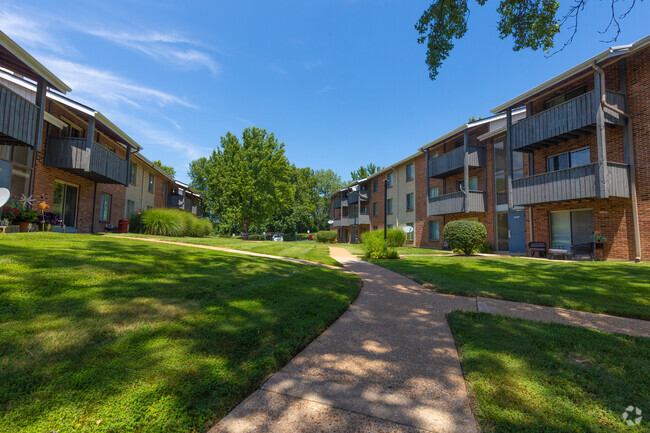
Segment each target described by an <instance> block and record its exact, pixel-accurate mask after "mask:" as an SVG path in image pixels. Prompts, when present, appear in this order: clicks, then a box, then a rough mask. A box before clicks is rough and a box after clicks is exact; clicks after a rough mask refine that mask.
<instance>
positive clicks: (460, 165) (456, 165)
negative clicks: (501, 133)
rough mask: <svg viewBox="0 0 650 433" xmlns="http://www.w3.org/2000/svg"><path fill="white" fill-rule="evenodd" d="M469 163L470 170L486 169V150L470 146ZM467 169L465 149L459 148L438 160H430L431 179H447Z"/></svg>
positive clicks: (468, 150)
mask: <svg viewBox="0 0 650 433" xmlns="http://www.w3.org/2000/svg"><path fill="white" fill-rule="evenodd" d="M467 152H468V155H467V156H468V161H467V164H468V166H469V167H470V168H477V167H485V148H484V147H476V146H468V147H467ZM464 167H465V148H464V147H462V146H461V147H457V148H455V149H454V150H452V151H451V152H447V153H443V154H442V155H440V156H439V157H437V158H434V159H431V160H429V177H438V178H442V177H447V176H449V175H451V174H454V173H459V172H461V171H463V170H464Z"/></svg>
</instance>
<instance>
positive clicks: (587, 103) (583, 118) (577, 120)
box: [510, 90, 625, 150]
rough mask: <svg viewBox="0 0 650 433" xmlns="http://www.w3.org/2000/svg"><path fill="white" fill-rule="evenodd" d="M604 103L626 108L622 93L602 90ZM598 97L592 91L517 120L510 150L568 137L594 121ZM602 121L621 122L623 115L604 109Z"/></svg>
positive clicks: (544, 143) (531, 146)
mask: <svg viewBox="0 0 650 433" xmlns="http://www.w3.org/2000/svg"><path fill="white" fill-rule="evenodd" d="M605 95H606V99H607V102H608V103H609V104H610V105H613V106H616V107H618V108H619V109H621V110H625V95H624V94H622V93H619V92H614V91H612V90H607V91H606V92H605ZM599 105H600V96H599V95H598V94H597V93H596V92H595V91H594V90H592V91H591V92H587V93H585V94H583V95H580V96H578V97H576V98H573V99H571V100H569V101H566V102H564V103H562V104H559V105H556V106H555V107H553V108H549V109H548V110H545V111H542V112H541V113H537V114H535V115H533V116H530V117H527V118H525V119H522V120H520V121H519V122H517V123H515V124H514V125H512V128H511V132H510V133H511V136H512V150H531V149H534V148H537V147H542V146H545V145H548V144H553V142H555V140H553V139H554V138H557V137H561V138H562V139H564V138H569V137H571V136H572V135H571V132H573V131H578V130H583V129H585V128H587V129H588V128H590V127H592V126H593V125H595V124H596V113H597V111H598V106H599ZM605 122H606V123H611V124H614V125H623V124H624V123H625V120H624V119H623V117H622V116H620V115H618V114H616V113H614V112H612V111H610V110H607V109H606V110H605Z"/></svg>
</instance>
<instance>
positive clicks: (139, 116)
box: [0, 0, 650, 181]
mask: <svg viewBox="0 0 650 433" xmlns="http://www.w3.org/2000/svg"><path fill="white" fill-rule="evenodd" d="M629 1H630V0H627V2H629ZM607 3H608V2H595V1H593V0H592V2H591V3H589V4H588V6H587V9H586V10H585V11H584V14H583V15H582V16H581V20H580V32H579V33H578V35H577V36H576V39H575V41H574V42H573V44H572V45H570V46H569V47H568V48H566V49H565V50H564V51H563V52H561V53H559V54H556V55H555V56H553V57H551V58H546V57H545V56H544V54H543V53H542V52H531V51H522V52H513V51H512V48H511V47H512V42H511V41H510V40H501V39H499V38H498V36H497V30H496V21H497V16H496V12H495V10H496V7H497V3H496V2H488V3H487V4H486V6H484V7H479V6H478V5H477V4H476V3H473V2H472V3H471V4H470V8H471V11H472V14H471V17H470V30H469V32H468V33H467V35H466V36H465V38H463V39H462V40H461V41H459V42H458V43H457V44H456V48H455V49H454V50H453V52H452V54H451V56H450V57H449V58H448V59H447V60H446V61H445V63H444V65H443V68H442V70H441V71H440V74H439V76H438V79H437V80H436V81H431V80H429V78H428V72H427V68H426V65H425V63H424V58H425V48H424V46H420V45H418V44H417V43H416V38H417V34H416V32H415V30H414V28H413V25H414V24H415V22H416V21H417V19H418V18H419V16H420V14H421V13H422V11H423V10H424V9H425V7H426V6H427V4H428V1H427V0H423V1H412V0H411V1H408V2H405V1H403V0H310V1H304V0H303V1H285V0H277V1H274V2H269V1H261V0H260V1H244V0H241V1H237V2H221V1H183V2H171V1H134V0H131V1H121V0H113V1H110V2H109V1H105V2H100V1H79V0H77V1H66V0H61V1H56V2H52V1H51V0H49V1H31V2H21V3H20V4H18V2H15V1H5V0H0V29H2V30H3V31H4V32H5V33H7V34H9V35H10V36H11V37H12V38H14V39H15V40H16V41H17V42H18V43H20V44H21V45H22V46H23V47H24V48H25V49H27V50H28V51H29V52H30V53H31V54H32V55H34V56H35V57H36V58H37V59H38V60H39V61H41V62H42V63H43V64H44V65H46V66H47V67H49V68H50V69H51V70H52V71H53V72H54V73H56V74H57V75H59V77H61V78H62V79H63V80H64V81H65V82H66V83H67V84H68V85H70V86H71V87H72V89H73V91H72V93H70V94H69V96H70V97H72V98H74V99H77V100H79V101H82V102H84V103H86V104H89V105H90V106H92V107H94V108H96V109H98V110H99V111H102V112H103V113H104V114H106V115H107V116H108V117H109V118H110V119H112V120H113V121H114V122H115V123H116V124H117V125H119V126H120V127H121V128H122V129H123V130H124V131H125V132H127V133H128V134H129V135H130V136H131V137H133V138H134V139H135V140H136V141H138V143H140V144H141V145H142V146H143V147H144V151H143V153H144V155H145V156H147V157H148V158H149V159H160V160H162V161H163V163H165V164H168V165H172V166H174V167H175V168H176V171H177V173H178V176H177V177H178V178H179V179H180V180H182V181H187V180H188V178H187V174H186V173H187V166H188V163H189V162H190V161H191V160H193V159H196V158H197V157H199V156H203V155H208V154H209V153H210V152H211V151H212V149H214V148H215V147H217V146H218V143H219V137H221V136H222V135H224V134H225V133H226V132H227V131H231V132H233V133H235V134H237V135H240V133H241V131H242V130H243V129H244V128H246V127H247V126H252V125H255V126H259V127H263V128H266V129H267V130H269V131H272V132H274V133H275V134H276V136H277V137H278V139H279V140H281V141H283V142H284V143H285V144H286V149H287V156H288V157H289V159H290V160H291V161H292V162H294V163H295V164H296V165H298V166H301V167H304V166H309V167H312V168H314V169H320V168H331V169H333V170H334V171H336V172H337V173H338V174H340V175H341V176H342V178H343V180H346V179H347V178H348V177H349V172H350V171H351V170H353V169H355V168H357V167H358V166H359V165H360V164H365V163H368V162H374V163H376V164H380V165H384V166H385V165H388V164H390V163H393V162H395V161H398V160H400V159H402V158H404V157H406V156H408V155H409V154H411V153H413V152H415V151H416V149H417V148H418V147H419V146H421V145H423V144H425V143H427V142H428V141H430V140H432V139H434V138H436V137H438V136H440V135H442V134H444V133H445V132H447V131H449V130H451V129H453V128H455V127H457V126H458V125H460V124H462V123H464V122H466V121H467V119H468V117H470V116H487V115H489V110H490V108H492V107H494V106H496V105H498V104H500V103H501V102H504V101H506V100H508V99H510V98H511V97H513V96H516V95H517V94H519V93H521V92H523V91H525V90H527V89H529V88H531V87H533V86H535V85H536V84H539V83H540V82H542V81H543V80H545V79H548V78H551V77H552V76H554V75H557V74H558V73H560V72H562V71H564V70H565V69H568V68H569V67H571V66H574V65H575V64H577V63H579V62H581V61H583V60H585V59H587V58H589V57H591V56H592V55H595V54H597V53H599V52H601V51H602V50H604V49H606V48H607V47H608V46H610V45H621V44H626V43H630V42H633V41H635V40H637V39H640V38H642V37H643V36H645V35H646V34H647V32H648V26H647V19H648V18H650V4H649V3H648V2H639V3H637V5H636V9H635V10H634V11H633V12H632V14H631V15H630V16H628V18H626V19H625V20H624V21H622V25H623V28H622V32H621V35H620V37H619V40H618V41H617V42H616V43H603V42H600V41H601V40H602V39H603V38H604V37H603V36H602V35H600V34H599V33H598V30H602V29H603V27H605V26H606V23H607V20H608V13H609V11H608V9H607ZM625 3H626V2H623V3H622V4H623V5H625ZM567 4H568V3H564V5H565V6H566V5H567ZM564 38H565V35H563V36H560V37H558V39H557V41H558V43H561V42H563V41H564Z"/></svg>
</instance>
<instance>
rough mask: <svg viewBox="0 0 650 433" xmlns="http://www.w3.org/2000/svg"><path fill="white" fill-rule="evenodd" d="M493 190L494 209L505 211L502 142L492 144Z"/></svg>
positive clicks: (506, 195)
mask: <svg viewBox="0 0 650 433" xmlns="http://www.w3.org/2000/svg"><path fill="white" fill-rule="evenodd" d="M515 153H519V152H513V154H515ZM494 189H495V205H496V206H495V207H496V210H497V212H502V211H507V210H508V190H507V186H506V149H505V145H504V141H503V140H499V141H495V142H494ZM506 217H507V215H506ZM506 221H507V220H506ZM507 250H508V249H507V248H506V249H505V250H503V249H501V248H500V247H499V251H507Z"/></svg>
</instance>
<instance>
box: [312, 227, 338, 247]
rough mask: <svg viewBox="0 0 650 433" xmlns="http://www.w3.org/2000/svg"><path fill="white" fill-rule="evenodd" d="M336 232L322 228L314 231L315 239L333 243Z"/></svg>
mask: <svg viewBox="0 0 650 433" xmlns="http://www.w3.org/2000/svg"><path fill="white" fill-rule="evenodd" d="M336 236H337V234H336V232H335V231H329V230H322V231H319V232H318V233H316V241H318V242H322V243H324V244H333V243H335V242H336Z"/></svg>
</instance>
